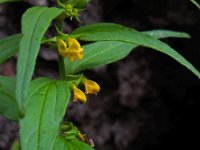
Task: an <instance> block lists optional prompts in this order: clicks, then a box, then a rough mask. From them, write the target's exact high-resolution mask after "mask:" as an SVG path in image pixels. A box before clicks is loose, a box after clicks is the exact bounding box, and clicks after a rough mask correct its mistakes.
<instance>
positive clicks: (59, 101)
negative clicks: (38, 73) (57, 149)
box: [20, 78, 70, 150]
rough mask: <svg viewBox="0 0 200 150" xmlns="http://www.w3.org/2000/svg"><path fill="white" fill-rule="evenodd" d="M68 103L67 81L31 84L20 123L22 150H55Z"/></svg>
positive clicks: (34, 82) (43, 81)
mask: <svg viewBox="0 0 200 150" xmlns="http://www.w3.org/2000/svg"><path fill="white" fill-rule="evenodd" d="M69 99H70V87H69V83H68V82H66V81H52V80H49V79H46V78H39V79H36V80H34V81H33V82H31V84H30V88H29V95H28V97H27V99H26V101H25V117H24V118H23V119H21V120H20V141H21V148H22V150H54V149H53V146H54V144H55V141H56V137H57V136H58V135H59V129H60V123H61V122H62V119H63V117H64V114H65V111H66V107H67V105H68V102H69Z"/></svg>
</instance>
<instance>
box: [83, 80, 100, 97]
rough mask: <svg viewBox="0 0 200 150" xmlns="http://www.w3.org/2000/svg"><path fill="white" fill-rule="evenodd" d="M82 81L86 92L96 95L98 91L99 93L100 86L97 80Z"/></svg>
mask: <svg viewBox="0 0 200 150" xmlns="http://www.w3.org/2000/svg"><path fill="white" fill-rule="evenodd" d="M82 83H83V84H84V86H85V93H86V94H95V95H96V94H97V93H99V91H100V86H99V85H98V84H97V83H96V82H94V81H92V80H89V79H83V80H82Z"/></svg>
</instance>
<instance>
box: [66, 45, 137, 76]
mask: <svg viewBox="0 0 200 150" xmlns="http://www.w3.org/2000/svg"><path fill="white" fill-rule="evenodd" d="M134 46H135V45H133V44H131V43H124V42H120V41H103V42H95V43H92V44H88V45H86V46H83V49H84V56H83V59H82V60H78V61H75V62H70V61H69V60H68V59H65V67H66V69H65V70H66V74H67V75H73V74H77V73H79V72H80V71H83V70H87V69H90V68H94V67H99V66H102V65H105V64H109V63H112V62H115V61H117V60H120V59H122V58H124V57H125V56H127V55H128V54H129V53H130V52H131V51H132V49H133V47H134ZM135 47H136V46H135Z"/></svg>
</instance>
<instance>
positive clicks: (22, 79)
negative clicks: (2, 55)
mask: <svg viewBox="0 0 200 150" xmlns="http://www.w3.org/2000/svg"><path fill="white" fill-rule="evenodd" d="M62 12H63V10H61V9H58V8H53V7H52V8H48V7H32V8H30V9H28V10H27V11H26V12H25V13H24V14H23V17H22V33H23V37H22V39H21V41H20V52H19V58H18V62H17V88H16V98H17V102H18V105H19V107H20V111H23V101H24V99H25V98H26V95H27V89H28V86H29V83H30V81H31V78H32V74H33V71H34V68H35V61H36V57H37V55H38V52H39V49H40V42H41V40H42V37H43V35H44V33H45V32H46V30H47V28H48V27H49V25H50V23H51V21H52V20H53V19H54V18H55V17H57V16H58V15H59V14H61V13H62Z"/></svg>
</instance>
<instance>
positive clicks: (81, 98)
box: [72, 84, 86, 104]
mask: <svg viewBox="0 0 200 150" xmlns="http://www.w3.org/2000/svg"><path fill="white" fill-rule="evenodd" d="M72 90H73V92H74V102H80V103H82V104H84V103H86V96H85V94H84V93H83V92H82V91H81V90H80V89H78V88H77V87H76V85H75V84H72Z"/></svg>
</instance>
